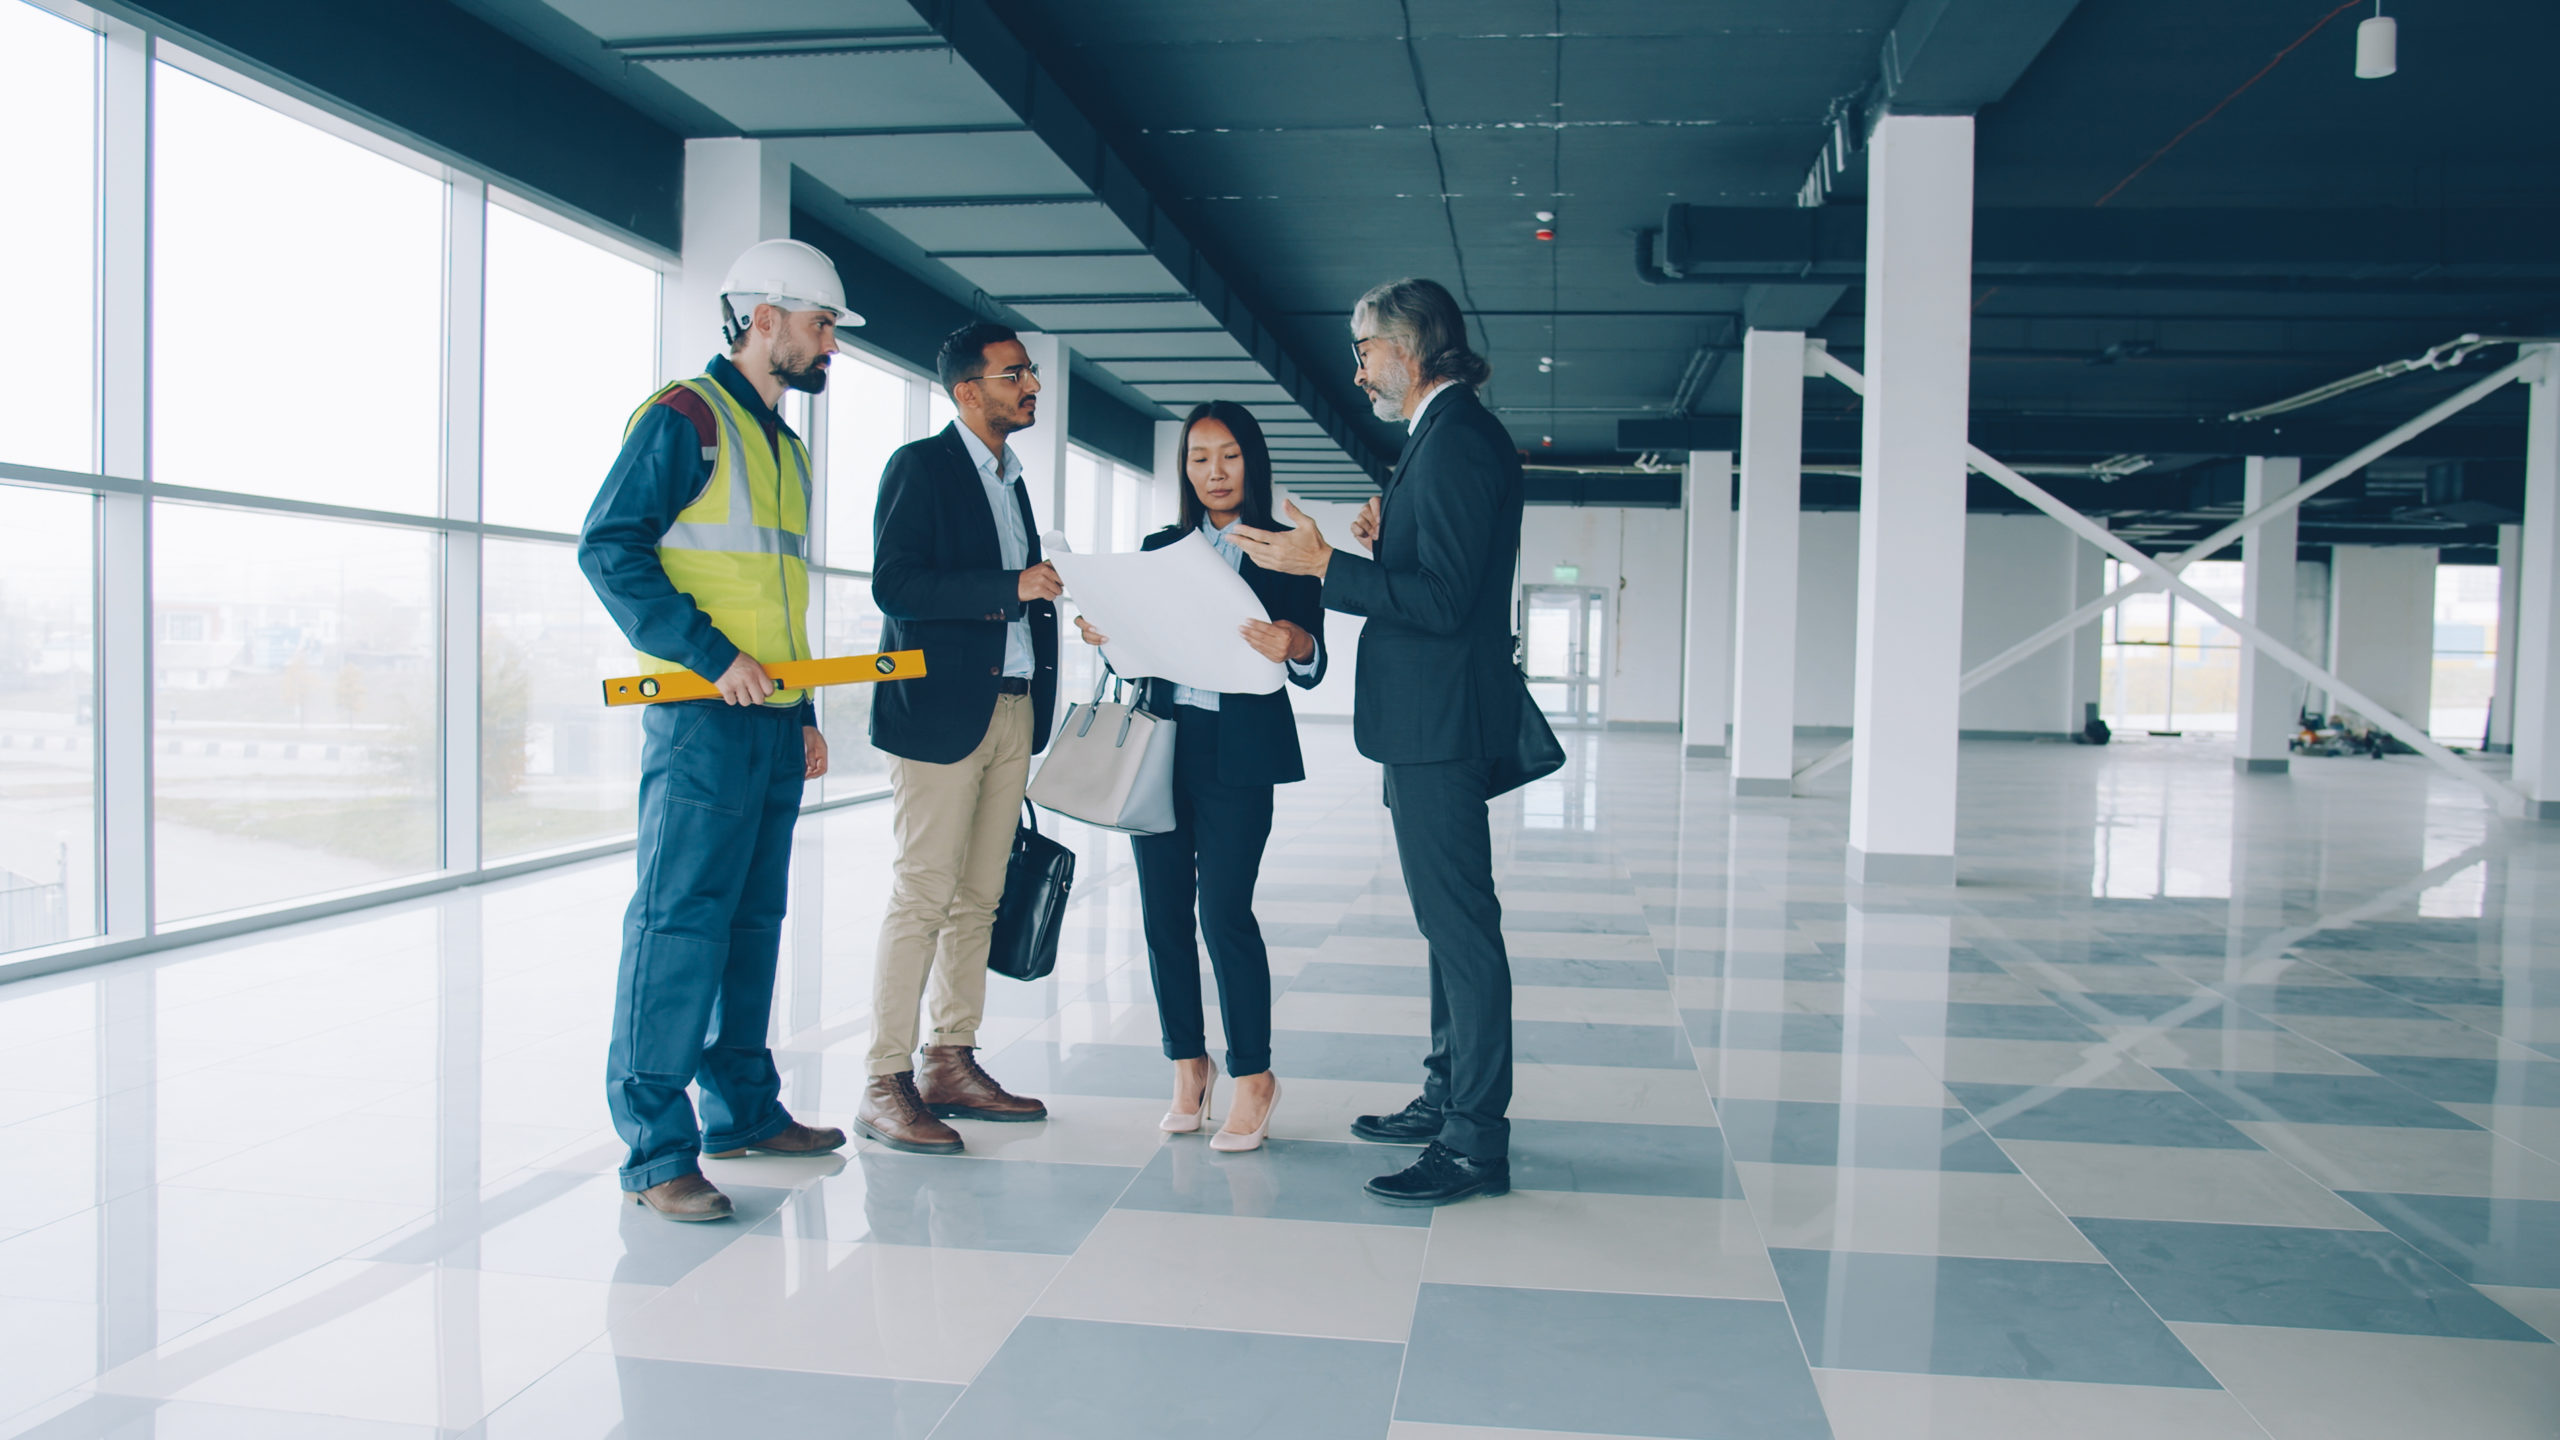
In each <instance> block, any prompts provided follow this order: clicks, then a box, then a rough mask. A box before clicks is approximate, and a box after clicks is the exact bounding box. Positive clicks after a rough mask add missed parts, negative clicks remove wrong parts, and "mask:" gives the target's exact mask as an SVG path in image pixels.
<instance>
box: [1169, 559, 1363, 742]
mask: <svg viewBox="0 0 2560 1440" xmlns="http://www.w3.org/2000/svg"><path fill="white" fill-rule="evenodd" d="M1281 528H1283V529H1286V528H1288V527H1286V526H1283V527H1281ZM1190 533H1191V532H1190V531H1188V530H1185V529H1183V528H1182V527H1181V526H1180V525H1168V526H1166V527H1165V528H1163V529H1162V530H1159V531H1157V532H1156V533H1154V534H1153V535H1150V536H1148V537H1147V538H1146V539H1144V540H1142V541H1140V542H1138V548H1139V549H1141V550H1161V549H1163V548H1164V547H1165V546H1167V545H1171V544H1173V543H1174V542H1175V541H1177V540H1180V539H1181V538H1182V537H1183V536H1185V535H1188V534H1190ZM1236 573H1237V574H1239V575H1242V576H1243V577H1244V583H1245V584H1246V586H1248V587H1249V588H1251V589H1252V591H1253V595H1254V598H1255V599H1257V600H1260V601H1261V602H1262V608H1263V609H1265V610H1268V611H1270V612H1271V618H1272V619H1274V620H1293V621H1295V622H1297V625H1298V628H1299V629H1301V630H1304V631H1306V632H1307V633H1308V634H1309V635H1312V636H1314V637H1315V642H1316V658H1315V672H1314V673H1313V674H1310V675H1304V676H1301V675H1300V674H1298V672H1297V671H1295V670H1291V671H1289V672H1288V675H1289V683H1290V684H1291V685H1298V686H1303V687H1305V688H1307V689H1310V690H1312V689H1314V688H1315V687H1316V685H1317V684H1318V683H1319V682H1321V681H1322V680H1323V679H1324V672H1325V660H1326V653H1327V652H1326V650H1325V646H1324V600H1323V590H1324V587H1323V584H1322V582H1320V581H1318V580H1317V579H1316V577H1314V576H1313V575H1283V574H1280V573H1279V572H1278V571H1275V570H1265V569H1263V568H1262V567H1261V566H1259V565H1256V564H1254V563H1253V560H1252V557H1250V556H1248V557H1246V559H1245V562H1244V563H1243V564H1242V565H1239V566H1237V567H1236ZM1174 688H1175V687H1174V683H1173V682H1172V681H1170V680H1161V679H1155V680H1141V681H1139V682H1138V690H1139V696H1140V700H1139V703H1140V704H1142V705H1144V706H1145V707H1146V710H1147V713H1148V714H1150V715H1171V714H1172V713H1173V711H1174V705H1173V692H1174ZM1174 743H1175V744H1176V745H1181V744H1184V743H1187V742H1186V741H1185V740H1184V738H1183V734H1182V731H1181V730H1179V729H1176V730H1175V731H1174ZM1218 778H1219V779H1220V780H1222V781H1224V782H1225V783H1227V784H1229V785H1290V784H1295V783H1296V782H1298V781H1300V780H1304V779H1306V778H1307V762H1306V757H1305V756H1304V755H1303V754H1302V753H1301V752H1300V751H1299V749H1298V715H1297V712H1296V711H1295V710H1293V709H1292V708H1290V705H1289V692H1288V690H1287V688H1286V687H1283V688H1281V689H1278V690H1274V691H1272V692H1271V693H1270V694H1268V695H1229V694H1225V693H1221V694H1220V695H1219V696H1218Z"/></svg>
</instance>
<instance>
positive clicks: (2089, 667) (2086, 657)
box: [2061, 540, 2107, 735]
mask: <svg viewBox="0 0 2560 1440" xmlns="http://www.w3.org/2000/svg"><path fill="white" fill-rule="evenodd" d="M2106 593H2107V552H2106V551H2104V550H2101V549H2099V548H2098V547H2097V546H2095V545H2092V544H2090V543H2089V542H2088V541H2086V540H2083V541H2081V542H2080V543H2078V544H2077V545H2074V546H2073V547H2072V548H2071V608H2072V609H2074V610H2077V609H2079V608H2080V607H2081V606H2083V605H2086V604H2088V603H2089V602H2090V601H2092V600H2095V599H2097V598H2098V597H2099V596H2101V595H2104V594H2106ZM2106 623H2107V622H2106V617H2104V616H2100V617H2098V618H2097V619H2094V620H2091V621H2090V622H2089V623H2087V624H2086V625H2083V626H2081V627H2080V628H2079V629H2078V630H2075V631H2073V632H2072V634H2071V686H2070V689H2069V690H2068V691H2067V692H2065V695H2064V705H2063V711H2062V727H2061V728H2062V731H2063V733H2065V734H2070V735H2077V734H2079V733H2080V731H2081V729H2082V728H2083V727H2084V726H2086V725H2087V724H2088V723H2089V715H2090V710H2089V707H2090V706H2091V705H2093V704H2094V705H2097V706H2098V707H2099V708H2100V709H2104V708H2105V706H2106V697H2105V696H2104V695H2103V694H2102V693H2101V689H2100V687H2101V686H2102V685H2104V683H2105V681H2106V641H2107V631H2106Z"/></svg>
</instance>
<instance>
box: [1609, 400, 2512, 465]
mask: <svg viewBox="0 0 2560 1440" xmlns="http://www.w3.org/2000/svg"><path fill="white" fill-rule="evenodd" d="M2386 428H2388V426H2387V425H2385V424H2381V423H2376V422H2349V421H2338V420H2321V421H2302V420H2293V421H2260V422H2258V423H2256V424H2251V425H2234V424H2231V423H2229V422H2226V421H2211V420H2180V419H2165V420H2164V419H2150V418H2143V417H2139V416H2106V415H2078V416H2074V415H1998V414H1984V413H1981V412H1976V413H1975V414H1974V416H1973V417H1972V419H1971V421H1970V422H1969V424H1968V433H1969V434H1970V436H1971V438H1972V441H1973V443H1974V444H1976V445H1979V446H1981V447H1982V448H1983V449H1985V450H1988V451H1990V452H1991V453H1992V454H1994V455H1997V456H1999V457H2001V458H2002V459H2004V460H2025V459H2034V460H2101V459H2105V458H2107V457H2109V456H2113V455H2344V454H2347V453H2349V452H2350V451H2353V450H2354V449H2356V448H2357V447H2358V446H2361V445H2363V444H2364V443H2365V442H2366V441H2369V440H2371V439H2372V438H2373V437H2374V436H2375V435H2377V434H2379V433H2381V431H2382V430H2384V429H2386ZM1741 429H1742V421H1741V419H1740V417H1738V416H1733V415H1694V416H1646V417H1642V418H1638V419H1627V420H1620V421H1619V422H1618V448H1619V449H1620V450H1622V451H1626V452H1629V453H1644V452H1667V451H1678V450H1730V449H1733V448H1735V447H1736V445H1737V444H1739V442H1740V440H1741ZM1860 443H1861V441H1860V436H1859V418H1858V415H1857V412H1855V411H1845V412H1843V411H1834V412H1827V413H1808V414H1806V416H1805V417H1804V454H1805V458H1806V459H1808V460H1812V459H1815V458H1817V457H1819V458H1822V459H1825V460H1830V459H1835V458H1839V459H1847V460H1855V459H1856V458H1857V457H1858V454H1859V448H1860ZM2523 451H2524V425H2523V418H2522V417H2521V416H2519V417H2517V419H2516V421H2515V423H2513V424H2508V425H2500V424H2468V425H2439V426H2437V427H2435V428H2434V429H2432V430H2429V431H2428V432H2427V433H2426V434H2425V435H2424V436H2422V437H2420V438H2419V439H2417V440H2415V441H2412V442H2410V445H2409V447H2408V453H2410V454H2412V455H2426V456H2430V457H2434V458H2438V459H2447V460H2491V459H2506V458H2509V457H2513V456H2517V455H2521V454H2522V453H2523Z"/></svg>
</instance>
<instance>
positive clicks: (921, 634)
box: [871, 421, 1058, 765]
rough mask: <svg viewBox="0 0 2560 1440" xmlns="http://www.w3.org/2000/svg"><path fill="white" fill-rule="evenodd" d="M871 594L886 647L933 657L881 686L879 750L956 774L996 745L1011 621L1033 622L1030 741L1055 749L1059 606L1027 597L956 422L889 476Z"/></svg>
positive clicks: (1027, 510)
mask: <svg viewBox="0 0 2560 1440" xmlns="http://www.w3.org/2000/svg"><path fill="white" fill-rule="evenodd" d="M1012 488H1013V499H1014V503H1015V504H1017V505H1019V506H1021V507H1022V529H1023V533H1024V534H1025V535H1026V536H1027V537H1029V539H1030V541H1031V559H1030V562H1029V563H1030V564H1033V565H1037V564H1039V563H1040V559H1041V556H1040V530H1039V527H1038V526H1037V525H1036V524H1034V523H1033V521H1032V516H1031V499H1030V497H1029V496H1027V495H1025V494H1024V493H1023V490H1022V482H1021V481H1019V480H1017V481H1015V482H1014V484H1013V487H1012ZM872 534H873V536H874V540H873V552H874V558H873V562H872V563H873V568H872V573H871V596H872V598H873V599H874V600H876V601H878V602H879V605H880V614H881V617H882V623H881V626H880V648H881V649H882V650H922V651H923V652H924V667H925V673H924V674H923V675H922V676H921V677H919V678H917V679H914V680H897V681H892V682H889V683H887V684H884V685H881V686H879V687H878V688H876V689H875V690H874V691H873V692H872V696H871V743H872V744H873V745H875V746H877V747H879V748H880V749H881V750H883V751H886V752H887V753H889V754H891V755H896V756H900V757H902V758H904V759H908V760H923V761H927V762H930V763H932V764H936V765H948V764H951V763H952V762H954V761H957V760H961V759H965V758H967V756H968V754H969V752H970V751H972V750H975V749H977V748H978V742H979V741H981V740H984V739H985V738H986V737H987V722H988V721H989V720H990V719H992V718H994V716H995V709H996V682H997V679H998V677H999V676H1000V675H1001V674H1002V673H1003V670H1004V632H1005V626H1006V624H1007V623H1008V622H1010V621H1013V620H1017V619H1020V618H1022V616H1023V615H1024V613H1025V611H1026V609H1027V610H1028V612H1029V615H1030V619H1031V657H1032V672H1031V744H1032V748H1033V749H1034V750H1040V749H1043V748H1046V747H1047V745H1048V743H1049V718H1050V714H1051V712H1052V710H1053V709H1054V708H1055V706H1056V704H1057V698H1058V607H1056V606H1055V605H1052V604H1050V603H1049V602H1048V601H1046V600H1034V601H1032V602H1031V603H1030V604H1029V605H1028V606H1027V607H1026V606H1025V605H1024V604H1023V602H1022V599H1021V593H1022V592H1021V572H1020V571H1017V570H1008V569H1006V568H1004V554H1003V550H1002V548H1001V546H1000V545H999V543H998V541H997V538H996V517H995V515H994V514H993V513H992V512H991V511H989V510H988V508H987V490H986V486H985V485H984V484H982V483H981V482H980V481H979V479H978V467H977V466H976V465H975V464H973V463H971V461H970V459H969V447H968V446H967V445H966V444H964V443H962V441H961V439H960V430H959V426H958V423H957V422H956V421H955V422H954V423H952V424H950V425H946V426H944V427H942V431H941V433H940V434H936V435H928V436H926V437H925V438H924V439H922V440H918V441H916V442H915V443H914V444H912V445H905V446H901V447H899V449H898V451H897V453H896V454H894V455H891V456H890V457H889V465H888V468H887V469H886V470H884V471H882V472H881V475H880V504H879V508H878V509H877V510H876V511H874V512H873V518H872Z"/></svg>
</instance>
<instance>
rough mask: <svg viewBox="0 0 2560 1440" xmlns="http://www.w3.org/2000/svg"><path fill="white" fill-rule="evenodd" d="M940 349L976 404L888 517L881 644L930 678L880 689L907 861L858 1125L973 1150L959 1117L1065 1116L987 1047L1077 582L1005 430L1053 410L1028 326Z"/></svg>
mask: <svg viewBox="0 0 2560 1440" xmlns="http://www.w3.org/2000/svg"><path fill="white" fill-rule="evenodd" d="M936 363H937V370H938V372H939V378H940V380H941V382H942V386H943V388H944V389H945V390H946V391H948V392H949V393H950V395H951V398H952V403H953V404H954V405H956V406H958V407H959V411H960V418H959V419H958V420H956V421H954V422H953V423H952V424H950V425H948V426H945V427H944V428H943V430H942V431H941V433H939V434H936V435H932V436H928V437H926V438H925V439H922V440H918V441H916V442H915V443H914V444H912V445H907V446H904V447H902V448H901V449H899V450H898V452H897V453H896V454H894V455H891V456H890V457H889V465H888V469H887V470H886V471H885V472H884V473H883V474H882V475H881V477H880V501H879V508H878V510H877V511H876V513H875V516H874V521H873V532H874V537H875V541H874V554H875V559H874V563H873V570H872V579H871V594H872V596H873V598H874V599H876V600H877V601H878V602H879V605H880V614H881V617H882V625H881V637H880V643H881V648H882V649H884V650H922V651H923V652H925V673H924V675H923V677H922V678H920V679H915V680H909V681H906V682H905V683H903V684H898V685H883V686H881V687H879V689H878V691H877V693H875V694H874V695H873V696H872V700H871V743H872V744H873V745H874V746H876V747H877V748H878V749H879V750H880V751H881V753H883V754H885V755H887V756H888V757H889V789H890V797H891V798H890V808H891V816H892V819H891V824H892V827H893V829H894V830H895V832H896V835H897V843H898V859H897V867H896V875H895V879H894V880H893V881H892V883H891V886H890V891H889V906H888V912H887V914H886V915H884V916H883V917H882V919H881V922H880V945H879V950H878V952H877V954H876V955H875V957H874V962H873V974H872V985H871V996H872V1004H871V1012H872V1038H871V1054H870V1071H871V1081H870V1084H869V1085H868V1086H867V1087H866V1088H865V1089H864V1091H863V1096H862V1107H861V1109H860V1110H859V1111H858V1112H857V1113H856V1116H855V1128H856V1129H858V1130H860V1131H861V1132H862V1133H863V1134H864V1135H866V1136H868V1137H870V1138H871V1139H873V1140H876V1141H878V1142H880V1143H881V1144H883V1145H886V1146H888V1147H890V1148H891V1149H894V1150H907V1151H913V1152H917V1153H921V1154H944V1155H947V1154H955V1153H957V1152H958V1151H959V1150H960V1148H961V1140H960V1135H959V1132H957V1131H955V1130H953V1129H952V1128H951V1127H950V1126H948V1125H946V1124H944V1123H943V1121H944V1120H945V1119H947V1118H951V1117H967V1118H971V1119H978V1120H1013V1121H1023V1120H1042V1119H1046V1118H1048V1113H1049V1112H1048V1108H1047V1107H1046V1106H1044V1105H1042V1104H1041V1103H1040V1102H1039V1101H1037V1100H1030V1099H1025V1098H1023V1097H1021V1096H1018V1095H1013V1094H1010V1093H1008V1092H1007V1091H1006V1090H1005V1088H1004V1087H1003V1086H1001V1085H999V1084H997V1083H996V1082H995V1080H994V1079H993V1078H992V1077H990V1076H989V1075H988V1074H987V1073H986V1071H985V1070H983V1069H981V1068H980V1067H979V1065H978V1061H977V1053H976V1052H977V1044H978V1022H979V1020H980V1018H981V1017H982V1015H983V1012H984V1009H985V1004H986V990H987V938H988V933H989V931H990V930H991V929H992V927H993V926H994V923H995V911H996V903H997V902H998V901H999V900H1002V899H1003V898H1004V872H1005V862H1006V859H1007V857H1008V856H1009V855H1010V854H1011V852H1012V848H1013V831H1014V823H1015V817H1016V816H1018V815H1019V814H1020V813H1021V810H1022V792H1023V789H1024V787H1025V786H1026V785H1027V784H1028V783H1029V780H1030V775H1031V757H1032V756H1033V755H1035V754H1037V753H1039V751H1040V750H1041V749H1042V748H1044V747H1045V746H1046V745H1047V744H1048V738H1049V718H1050V712H1051V710H1052V708H1053V707H1054V705H1055V703H1056V700H1057V694H1058V612H1057V607H1056V606H1055V605H1053V604H1051V603H1050V602H1051V601H1053V600H1055V599H1056V598H1057V596H1058V594H1059V591H1060V586H1059V583H1058V572H1057V571H1056V570H1055V569H1053V568H1052V567H1051V566H1050V565H1049V564H1048V562H1047V561H1045V560H1043V559H1042V558H1041V557H1040V540H1039V532H1038V527H1037V526H1036V525H1035V524H1034V523H1033V521H1032V514H1031V501H1030V498H1029V497H1028V496H1027V495H1025V494H1024V493H1023V488H1022V479H1021V476H1022V460H1021V457H1020V456H1018V455H1016V454H1014V452H1013V451H1012V450H1011V449H1010V448H1008V447H1007V446H1006V444H1005V437H1006V436H1008V435H1010V434H1012V433H1014V432H1015V431H1018V430H1024V429H1028V428H1030V426H1031V425H1032V424H1034V423H1035V422H1036V420H1037V417H1038V406H1039V398H1038V397H1039V394H1040V371H1039V367H1037V366H1035V365H1033V364H1032V363H1031V357H1030V354H1029V353H1028V352H1027V351H1025V350H1024V349H1023V346H1022V341H1021V338H1020V337H1019V336H1017V335H1016V334H1015V333H1014V332H1013V331H1011V330H1008V329H1006V328H1005V327H1003V326H1001V325H986V324H980V325H970V326H965V327H963V328H961V329H959V330H956V331H954V332H952V334H951V335H950V336H949V337H948V338H946V339H945V340H944V341H943V342H942V350H941V353H940V354H939V355H938V356H937V357H936ZM920 1004H922V1005H924V1006H925V1007H926V1008H927V1009H928V1011H929V1012H930V1013H929V1014H928V1016H927V1019H928V1020H929V1022H930V1032H929V1033H927V1034H925V1035H924V1036H923V1037H922V1038H923V1041H924V1044H923V1051H922V1054H923V1064H922V1066H921V1067H919V1066H918V1065H917V1063H916V1054H917V1040H918V1033H917V1009H918V1006H919V1005H920Z"/></svg>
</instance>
